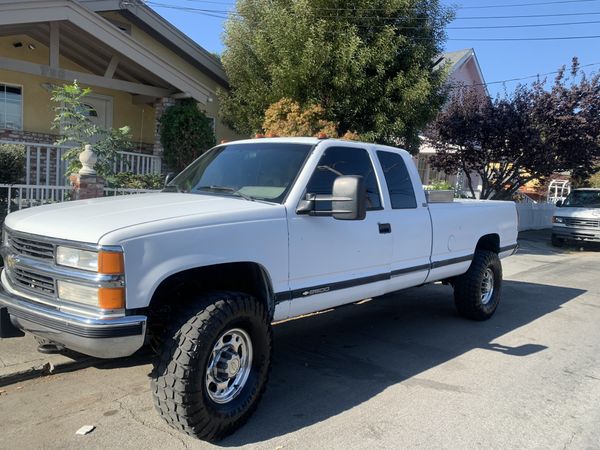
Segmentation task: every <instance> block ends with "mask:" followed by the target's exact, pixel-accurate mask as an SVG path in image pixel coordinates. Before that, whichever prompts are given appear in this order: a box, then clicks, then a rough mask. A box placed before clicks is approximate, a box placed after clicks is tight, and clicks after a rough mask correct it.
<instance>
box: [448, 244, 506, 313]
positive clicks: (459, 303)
mask: <svg viewBox="0 0 600 450" xmlns="http://www.w3.org/2000/svg"><path fill="white" fill-rule="evenodd" d="M501 289H502V265H501V263H500V258H498V255H497V254H496V253H494V252H491V251H488V250H476V251H475V255H474V256H473V261H472V262H471V266H470V267H469V270H468V271H467V272H466V273H465V274H463V275H461V276H460V277H457V278H456V279H455V281H454V304H455V305H456V309H457V310H458V313H459V314H460V315H461V316H463V317H466V318H467V319H472V320H487V319H489V318H490V317H492V316H493V315H494V312H495V311H496V308H497V307H498V303H499V302H500V291H501Z"/></svg>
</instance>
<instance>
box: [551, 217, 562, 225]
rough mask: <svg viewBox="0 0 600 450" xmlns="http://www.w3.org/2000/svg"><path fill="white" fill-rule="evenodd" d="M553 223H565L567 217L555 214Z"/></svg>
mask: <svg viewBox="0 0 600 450" xmlns="http://www.w3.org/2000/svg"><path fill="white" fill-rule="evenodd" d="M552 223H565V218H564V217H557V216H553V217H552Z"/></svg>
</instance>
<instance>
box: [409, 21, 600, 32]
mask: <svg viewBox="0 0 600 450" xmlns="http://www.w3.org/2000/svg"><path fill="white" fill-rule="evenodd" d="M592 23H600V21H599V20H591V21H585V22H557V23H535V24H524V25H489V26H481V27H446V30H488V29H497V28H537V27H555V26H563V25H588V24H592ZM398 28H407V27H398ZM411 28H417V27H411Z"/></svg>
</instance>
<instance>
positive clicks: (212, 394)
mask: <svg viewBox="0 0 600 450" xmlns="http://www.w3.org/2000/svg"><path fill="white" fill-rule="evenodd" d="M251 368H252V341H251V339H250V336H249V335H248V333H246V332H245V331H244V330H242V329H241V328H234V329H231V330H228V331H226V332H225V333H223V334H222V335H221V337H219V339H217V342H216V343H215V345H214V347H213V349H212V352H211V355H210V358H209V359H208V364H207V366H206V377H205V386H206V392H207V394H208V397H209V398H210V399H211V400H212V401H213V402H215V403H219V404H224V403H228V402H230V401H231V400H233V399H234V398H235V397H237V396H238V394H239V393H240V392H241V391H242V389H244V386H245V385H246V382H247V381H248V376H249V375H250V369H251Z"/></svg>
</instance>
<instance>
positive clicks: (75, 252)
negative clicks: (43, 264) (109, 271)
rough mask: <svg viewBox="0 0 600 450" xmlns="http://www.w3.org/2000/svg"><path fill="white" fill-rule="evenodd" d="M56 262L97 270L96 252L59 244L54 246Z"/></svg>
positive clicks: (77, 267) (92, 270)
mask: <svg viewBox="0 0 600 450" xmlns="http://www.w3.org/2000/svg"><path fill="white" fill-rule="evenodd" d="M56 264H58V265H61V266H67V267H74V268H76V269H83V270H89V271H91V272H97V271H98V252H92V251H89V250H79V249H76V248H71V247H62V246H59V247H57V248H56Z"/></svg>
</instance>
